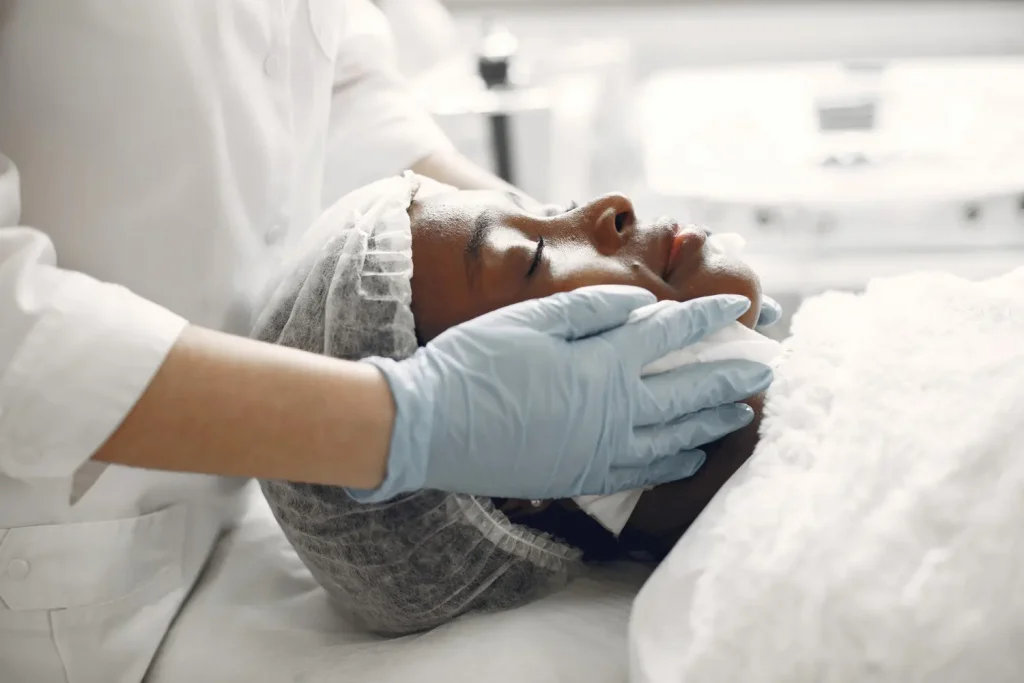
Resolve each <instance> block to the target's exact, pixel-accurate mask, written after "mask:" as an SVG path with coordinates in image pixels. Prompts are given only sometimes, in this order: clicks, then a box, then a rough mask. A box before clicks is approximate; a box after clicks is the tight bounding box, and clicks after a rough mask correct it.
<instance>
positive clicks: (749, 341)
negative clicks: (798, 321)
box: [573, 234, 782, 536]
mask: <svg viewBox="0 0 1024 683" xmlns="http://www.w3.org/2000/svg"><path fill="white" fill-rule="evenodd" d="M708 244H709V245H710V246H711V247H712V248H713V249H715V250H716V251H718V252H719V253H722V254H728V255H730V256H736V255H737V254H738V253H739V251H740V250H741V249H742V248H743V244H744V241H743V238H742V237H740V236H739V235H734V234H724V235H712V236H709V237H708ZM657 308H658V304H651V305H650V306H644V307H643V308H638V309H636V310H635V311H633V313H632V315H630V317H629V321H628V322H627V323H626V324H627V325H628V324H630V323H633V322H638V321H640V320H643V319H644V318H646V317H647V316H649V315H650V314H651V313H652V312H654V311H655V310H657ZM781 355H782V345H781V344H779V342H777V341H775V340H773V339H769V338H768V337H765V336H764V335H761V334H759V333H757V332H755V331H754V330H752V329H750V328H749V327H746V326H745V325H741V324H740V323H732V324H730V325H727V326H725V327H724V328H723V329H721V330H719V331H718V332H716V333H714V334H711V335H708V336H707V337H705V338H704V339H702V340H700V341H699V342H696V343H695V344H690V345H689V346H687V347H686V348H683V349H680V350H678V351H673V352H672V353H670V354H668V355H667V356H664V357H663V358H660V359H658V360H656V361H654V362H653V363H651V364H650V365H647V366H646V367H644V368H643V369H642V370H641V374H642V375H644V376H647V375H657V374H660V373H663V372H668V371H669V370H674V369H676V368H679V367H682V366H684V365H691V364H693V363H707V362H711V361H718V360H737V359H739V360H752V361H756V362H758V363H763V364H765V365H768V366H774V365H775V364H776V363H777V362H778V360H779V358H780V357H781ZM642 493H643V490H633V491H623V492H621V493H615V494H612V495H608V496H577V497H576V498H573V501H574V502H575V503H576V504H577V505H578V506H579V507H580V509H581V510H583V511H584V512H586V513H587V514H588V515H590V516H591V517H593V518H594V519H595V520H597V521H598V522H600V523H601V525H602V526H603V527H604V528H606V529H608V531H610V532H612V533H613V534H615V535H616V536H618V535H619V533H621V532H622V529H623V528H624V527H625V526H626V522H628V521H629V516H630V515H631V514H633V509H634V508H635V507H636V504H637V502H638V501H639V500H640V496H641V494H642Z"/></svg>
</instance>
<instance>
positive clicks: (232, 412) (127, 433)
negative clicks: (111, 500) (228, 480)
mask: <svg viewBox="0 0 1024 683" xmlns="http://www.w3.org/2000/svg"><path fill="white" fill-rule="evenodd" d="M393 422H394V404H393V402H392V398H391V392H390V390H389V388H388V385H387V382H386V381H385V380H384V378H383V376H382V375H381V374H380V373H379V372H378V371H377V370H376V369H375V368H373V367H372V366H369V365H366V364H362V363H350V362H345V361H339V360H335V359H331V358H327V357H324V356H317V355H315V354H308V353H304V352H301V351H296V350H294V349H288V348H284V347H280V346H273V345H270V344H263V343H260V342H255V341H251V340H248V339H243V338H240V337H233V336H230V335H226V334H221V333H218V332H211V331H209V330H204V329H201V328H195V327H190V328H188V329H186V330H185V332H184V333H183V334H182V336H181V338H180V339H179V340H178V342H177V343H176V344H175V346H174V348H173V349H172V350H171V352H170V354H169V355H168V357H167V360H166V361H165V362H164V364H163V366H162V367H161V368H160V370H159V371H158V372H157V374H156V376H155V377H154V379H153V381H152V383H151V384H150V386H149V388H148V389H147V390H146V392H145V393H144V394H143V396H142V398H141V399H140V400H139V402H138V403H137V404H136V406H135V408H134V409H133V410H132V412H131V413H130V414H129V415H128V417H127V418H126V419H125V421H124V423H122V425H121V426H120V428H119V429H118V430H117V431H116V432H115V433H114V434H113V435H112V436H111V438H110V439H109V440H108V441H107V443H106V444H104V446H103V447H102V448H101V449H100V450H99V451H98V452H97V453H96V455H95V456H94V458H95V459H97V460H103V461H106V462H111V463H118V464H122V465H131V466H135V467H144V468H149V469H163V470H175V471H186V472H201V473H207V474H220V475H228V476H244V477H258V478H264V479H288V480H292V481H303V482H314V483H324V484H335V485H341V486H351V487H354V488H367V489H369V488H375V487H377V486H378V485H380V483H381V481H382V480H383V478H384V474H385V470H386V463H387V453H388V447H389V444H390V439H391V429H392V425H393Z"/></svg>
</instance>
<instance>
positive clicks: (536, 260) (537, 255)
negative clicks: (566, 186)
mask: <svg viewBox="0 0 1024 683" xmlns="http://www.w3.org/2000/svg"><path fill="white" fill-rule="evenodd" d="M579 207H580V205H579V204H577V203H576V202H569V205H568V206H567V207H565V211H563V212H562V213H569V212H570V211H572V210H574V209H578V208H579ZM543 254H544V238H543V237H538V238H537V251H535V252H534V253H533V262H532V263H530V269H529V270H527V271H526V277H528V278H529V277H531V276H532V275H533V273H534V272H535V271H536V270H537V266H539V265H540V259H541V256H543Z"/></svg>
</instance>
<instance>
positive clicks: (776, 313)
mask: <svg viewBox="0 0 1024 683" xmlns="http://www.w3.org/2000/svg"><path fill="white" fill-rule="evenodd" d="M781 319H782V306H780V305H779V302H778V301H776V300H775V299H773V298H771V297H770V296H762V297H761V311H760V313H758V314H757V323H756V325H755V327H756V328H757V329H759V330H761V329H764V328H766V327H771V326H772V325H774V324H775V323H777V322H779V320H781Z"/></svg>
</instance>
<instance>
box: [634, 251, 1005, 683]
mask: <svg viewBox="0 0 1024 683" xmlns="http://www.w3.org/2000/svg"><path fill="white" fill-rule="evenodd" d="M766 415H767V417H766V419H765V421H764V423H763V425H762V437H761V442H760V444H759V445H758V447H757V450H756V452H755V454H754V456H753V458H752V459H751V460H750V461H749V462H748V463H747V464H746V465H745V466H744V467H743V468H742V469H741V470H740V471H739V472H738V473H737V474H736V475H735V476H734V477H733V478H732V479H731V480H730V481H729V482H728V484H727V485H726V487H725V488H724V489H723V490H722V491H721V492H719V494H718V496H716V498H715V499H714V500H713V501H712V503H711V505H710V506H709V507H708V508H707V509H706V510H705V511H704V513H703V514H702V515H701V517H700V518H699V519H698V520H697V522H696V523H695V525H694V526H693V527H692V528H691V529H690V531H689V532H688V533H687V534H686V535H685V536H684V538H683V539H682V540H681V541H680V542H679V544H678V545H677V546H676V548H675V549H674V550H673V552H672V554H671V556H670V557H669V558H668V560H667V561H666V562H665V563H663V564H662V566H661V567H659V569H658V570H657V571H656V572H655V573H654V575H653V576H652V578H651V579H650V580H649V581H648V582H647V584H646V585H645V586H644V588H643V589H642V591H641V593H640V595H639V596H638V598H637V600H636V602H635V604H634V609H633V615H632V621H631V627H630V646H631V669H632V674H633V678H634V680H636V681H643V682H644V683H654V682H658V683H661V682H669V681H671V682H673V683H680V682H683V681H685V682H686V683H718V682H720V681H744V682H745V683H768V682H776V681H777V682H779V683H783V682H784V683H804V682H806V683H810V682H812V681H813V682H815V683H821V682H837V683H846V682H849V681H858V682H859V681H892V682H894V683H895V682H900V683H903V682H907V681H929V682H932V681H935V682H940V681H941V682H949V683H953V682H957V681H968V680H979V681H986V683H991V682H995V681H1020V680H1022V676H1024V647H1022V646H1021V643H1022V642H1024V581H1022V579H1024V269H1021V270H1018V271H1015V272H1014V273H1011V274H1009V275H1007V276H1004V277H1002V278H999V279H995V280H991V281H987V282H984V283H970V282H967V281H964V280H961V279H958V278H954V277H951V276H944V275H938V274H919V275H914V276H905V277H900V278H893V279H888V280H883V281H876V282H874V283H872V284H871V285H870V286H869V287H868V289H867V291H866V293H864V294H863V295H852V294H838V293H831V294H826V295H823V296H821V297H818V298H816V299H814V300H811V301H809V302H807V303H806V304H805V305H804V307H803V308H802V309H801V310H800V312H799V313H798V315H797V316H796V318H795V320H794V334H793V337H792V338H791V339H790V340H789V341H788V342H787V343H786V356H785V358H784V360H783V361H782V363H781V364H780V366H779V367H778V368H777V371H776V381H775V384H774V385H773V387H772V389H771V390H770V392H769V398H768V403H767V409H766Z"/></svg>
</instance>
